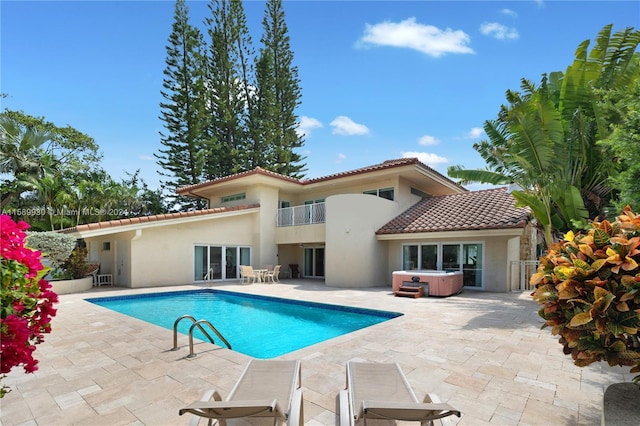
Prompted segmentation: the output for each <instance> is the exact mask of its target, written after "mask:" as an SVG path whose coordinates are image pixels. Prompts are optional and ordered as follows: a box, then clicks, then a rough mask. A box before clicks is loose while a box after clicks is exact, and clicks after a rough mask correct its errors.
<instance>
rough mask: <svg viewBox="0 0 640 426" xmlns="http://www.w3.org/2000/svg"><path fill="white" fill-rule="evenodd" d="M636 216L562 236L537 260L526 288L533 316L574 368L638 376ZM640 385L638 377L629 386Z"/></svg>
mask: <svg viewBox="0 0 640 426" xmlns="http://www.w3.org/2000/svg"><path fill="white" fill-rule="evenodd" d="M639 265H640V215H638V214H634V213H633V212H632V211H631V209H630V208H629V207H628V206H627V207H626V208H625V209H624V210H623V211H622V214H621V215H620V216H618V218H617V220H616V221H614V222H613V223H611V222H609V221H607V220H603V221H601V222H600V221H597V220H596V221H593V222H591V224H590V226H589V227H588V230H587V231H583V232H578V233H574V232H572V231H570V232H568V233H567V234H566V235H565V236H564V240H562V241H560V242H558V243H556V244H553V245H552V246H551V247H550V248H549V251H548V253H547V254H546V255H545V256H543V257H541V258H540V266H539V267H538V271H537V272H536V273H535V274H533V275H532V276H531V280H530V283H531V284H532V285H535V288H536V290H535V291H534V292H533V294H532V296H533V299H534V300H535V301H537V302H538V303H540V304H541V305H542V308H541V309H540V310H539V312H538V314H539V315H540V316H541V317H542V318H543V319H544V320H545V323H544V325H543V328H544V327H551V332H552V334H553V335H559V336H560V339H559V342H560V344H561V345H563V350H564V353H565V354H567V355H569V354H570V355H571V357H572V358H573V360H574V363H575V365H577V366H580V367H582V366H586V365H589V364H591V363H593V362H596V361H606V362H607V363H608V364H609V365H611V366H629V367H631V370H630V372H631V373H638V372H640V344H639V340H638V330H639V329H640V268H639ZM639 380H640V375H639V376H636V377H635V378H634V382H638V381H639Z"/></svg>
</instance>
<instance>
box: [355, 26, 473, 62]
mask: <svg viewBox="0 0 640 426" xmlns="http://www.w3.org/2000/svg"><path fill="white" fill-rule="evenodd" d="M470 41H471V38H470V37H469V35H468V34H466V33H465V32H464V31H461V30H456V31H454V30H452V29H451V28H447V29H445V30H441V29H440V28H438V27H434V26H433V25H424V24H420V23H418V22H416V18H408V19H405V20H404V21H401V22H397V23H396V22H390V21H385V22H381V23H379V24H374V25H370V24H366V25H365V29H364V35H363V36H362V38H360V40H359V41H358V43H357V45H360V46H367V45H370V44H371V45H377V46H392V47H405V48H408V49H414V50H417V51H419V52H422V53H425V54H427V55H429V56H433V57H435V58H437V57H440V56H442V55H444V54H447V53H475V52H474V51H473V49H471V48H470V47H469V46H468V43H469V42H470Z"/></svg>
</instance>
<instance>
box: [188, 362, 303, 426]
mask: <svg viewBox="0 0 640 426" xmlns="http://www.w3.org/2000/svg"><path fill="white" fill-rule="evenodd" d="M301 381H302V376H301V371H300V361H281V360H260V359H254V360H251V361H249V363H248V364H247V366H246V368H245V369H244V372H243V373H242V375H241V376H240V379H238V382H237V383H236V385H235V386H234V388H233V390H232V391H231V393H230V394H229V397H228V398H227V399H226V400H224V401H222V398H221V397H220V394H219V393H218V392H217V391H215V390H212V391H209V392H207V393H205V396H204V397H203V399H202V400H201V401H198V402H194V403H193V404H191V405H189V406H187V407H185V408H183V409H181V410H180V411H179V414H180V415H183V414H185V413H191V414H194V415H196V416H199V417H204V418H207V419H209V425H211V424H213V420H214V419H215V420H217V421H218V423H219V424H220V426H225V425H226V420H227V419H238V418H246V417H272V418H273V424H274V425H275V424H277V422H278V421H280V422H283V423H286V424H288V425H293V426H298V425H303V424H304V414H303V410H302V388H301V386H302V385H301ZM195 420H196V424H197V420H198V417H196V418H195Z"/></svg>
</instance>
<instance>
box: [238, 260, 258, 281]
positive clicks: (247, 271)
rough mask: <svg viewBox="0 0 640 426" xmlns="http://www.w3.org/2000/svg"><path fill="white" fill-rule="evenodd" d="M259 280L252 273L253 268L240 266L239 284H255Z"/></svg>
mask: <svg viewBox="0 0 640 426" xmlns="http://www.w3.org/2000/svg"><path fill="white" fill-rule="evenodd" d="M259 280H260V279H259V277H258V275H257V274H256V273H255V272H254V270H253V267H251V266H245V265H240V284H244V283H245V282H246V283H249V282H251V283H256V282H258V281H259Z"/></svg>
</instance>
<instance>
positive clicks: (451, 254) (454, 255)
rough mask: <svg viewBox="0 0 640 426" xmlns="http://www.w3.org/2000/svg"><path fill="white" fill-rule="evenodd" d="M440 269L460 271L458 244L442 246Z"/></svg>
mask: <svg viewBox="0 0 640 426" xmlns="http://www.w3.org/2000/svg"><path fill="white" fill-rule="evenodd" d="M442 269H443V270H445V271H459V270H460V244H443V245H442Z"/></svg>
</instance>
